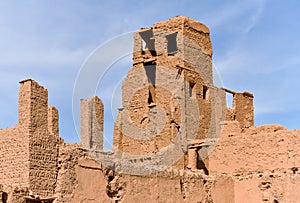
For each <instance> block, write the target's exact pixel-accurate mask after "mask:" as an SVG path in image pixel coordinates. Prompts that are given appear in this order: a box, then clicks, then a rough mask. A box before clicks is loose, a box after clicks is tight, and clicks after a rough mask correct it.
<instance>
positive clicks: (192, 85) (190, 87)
mask: <svg viewBox="0 0 300 203" xmlns="http://www.w3.org/2000/svg"><path fill="white" fill-rule="evenodd" d="M194 86H195V84H194V83H192V82H190V83H189V95H190V97H192V96H193V89H194Z"/></svg>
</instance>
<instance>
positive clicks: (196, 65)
mask: <svg viewBox="0 0 300 203" xmlns="http://www.w3.org/2000/svg"><path fill="white" fill-rule="evenodd" d="M174 34H175V35H176V42H174V43H175V44H176V49H175V51H174V52H170V51H169V46H170V43H169V41H168V40H169V39H168V38H169V37H170V36H171V35H174ZM134 38H135V39H134V53H133V67H132V68H131V69H130V70H129V72H128V75H127V77H126V79H125V80H124V82H123V83H122V95H123V97H122V105H123V108H122V109H120V111H119V115H118V118H117V121H116V124H115V128H114V129H115V131H114V150H120V151H122V152H124V153H129V154H133V155H142V156H146V155H151V154H153V153H157V152H158V151H159V150H161V149H164V148H166V147H168V146H169V145H170V143H175V144H177V145H180V146H181V148H182V153H183V154H185V155H186V153H187V151H188V147H189V145H193V144H194V142H193V140H195V139H205V138H216V137H218V135H219V129H218V126H219V125H218V123H219V122H220V121H223V120H224V119H225V113H226V108H225V91H224V90H222V89H219V88H216V87H214V86H213V79H212V58H211V57H212V47H211V41H210V37H209V29H208V28H207V27H206V26H205V25H203V24H201V23H199V22H196V21H193V20H192V19H189V18H186V17H183V16H178V17H175V18H172V19H169V20H167V21H165V22H159V23H156V24H154V25H153V27H152V28H142V29H141V30H139V31H138V32H136V33H135V34H134ZM143 46H146V47H143ZM196 114H197V115H196ZM129 121H130V122H129ZM195 126H196V127H195ZM149 135H150V137H149ZM151 135H153V136H152V137H151ZM154 135H155V136H154ZM147 137H149V138H148V139H146V140H145V139H143V138H147ZM185 157H186V156H185ZM179 162H180V163H179ZM179 162H178V163H176V164H175V165H176V167H178V166H179V168H185V167H186V166H187V160H186V158H184V159H181V160H179Z"/></svg>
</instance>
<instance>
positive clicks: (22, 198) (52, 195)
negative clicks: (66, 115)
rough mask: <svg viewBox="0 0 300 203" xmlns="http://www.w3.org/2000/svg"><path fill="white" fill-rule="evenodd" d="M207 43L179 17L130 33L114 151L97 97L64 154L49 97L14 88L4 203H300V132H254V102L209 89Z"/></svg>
mask: <svg viewBox="0 0 300 203" xmlns="http://www.w3.org/2000/svg"><path fill="white" fill-rule="evenodd" d="M209 34H210V33H209V29H208V28H207V27H206V26H205V25H203V24H201V23H199V22H196V21H194V20H192V19H190V18H187V17H183V16H177V17H175V18H172V19H169V20H167V21H165V22H159V23H156V24H154V26H153V27H151V28H143V29H140V30H139V31H137V32H136V33H135V35H134V50H133V67H132V68H131V69H130V70H129V72H128V75H127V77H126V79H125V80H124V81H123V85H122V92H123V94H122V95H123V97H122V102H123V103H122V104H123V107H122V108H120V109H119V114H118V117H117V120H116V122H115V126H114V129H115V130H114V140H113V142H114V146H113V149H112V151H110V152H104V151H103V122H104V117H103V115H104V114H103V111H104V107H103V104H102V102H101V100H100V99H99V98H98V97H96V96H94V97H91V98H90V99H83V100H81V107H80V108H81V109H80V110H81V143H80V144H69V143H65V142H64V141H63V139H61V138H60V137H59V130H58V111H57V110H56V108H54V107H52V106H49V105H48V92H47V90H46V89H45V88H44V87H42V86H41V85H39V84H38V83H37V82H35V81H33V80H31V79H28V80H24V81H21V82H20V92H19V121H18V124H17V125H16V126H14V127H11V128H8V129H2V130H0V199H1V201H2V202H4V203H25V202H26V203H29V202H30V203H32V202H35V203H36V202H41V203H42V202H43V203H51V202H56V203H61V202H68V203H73V202H74V203H98V202H142V201H144V202H203V203H204V202H217V203H227V202H228V203H232V202H236V203H240V202H249V203H250V202H251V203H257V202H269V203H278V202H294V203H296V202H300V172H299V167H300V156H299V154H300V151H299V149H300V131H299V130H286V129H285V128H284V127H283V126H280V125H264V126H254V107H253V95H252V94H251V93H248V92H242V93H239V92H234V91H232V90H227V89H224V88H219V87H216V86H214V82H213V70H212V45H211V40H210V36H209ZM226 94H231V95H232V96H233V106H232V108H227V107H226V99H225V98H226ZM91 96H92V95H91Z"/></svg>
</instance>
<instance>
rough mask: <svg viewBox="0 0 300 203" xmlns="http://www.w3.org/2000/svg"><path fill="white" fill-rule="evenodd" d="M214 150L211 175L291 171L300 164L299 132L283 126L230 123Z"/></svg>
mask: <svg viewBox="0 0 300 203" xmlns="http://www.w3.org/2000/svg"><path fill="white" fill-rule="evenodd" d="M224 125H225V126H224V130H223V133H222V136H221V137H220V140H219V141H218V143H217V145H216V147H215V149H214V150H213V151H212V153H211V154H210V155H209V160H210V161H209V165H210V167H209V171H210V173H211V174H216V173H229V174H233V173H235V172H244V171H247V172H254V171H256V172H259V171H267V170H277V169H285V170H290V169H292V168H294V167H299V164H300V157H299V156H298V154H299V153H300V131H299V130H286V129H285V128H284V127H283V126H280V125H264V126H258V127H251V128H249V129H245V130H243V132H242V130H241V129H240V128H239V124H238V122H227V123H225V124H224Z"/></svg>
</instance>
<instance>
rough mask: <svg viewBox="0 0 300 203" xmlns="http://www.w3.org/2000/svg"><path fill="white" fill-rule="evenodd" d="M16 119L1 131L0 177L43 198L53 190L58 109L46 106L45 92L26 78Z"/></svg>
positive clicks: (56, 152)
mask: <svg viewBox="0 0 300 203" xmlns="http://www.w3.org/2000/svg"><path fill="white" fill-rule="evenodd" d="M20 85H21V86H20V92H19V122H18V124H17V125H16V126H15V127H12V128H8V129H4V130H1V131H0V148H1V150H0V153H1V156H0V166H1V167H0V178H1V183H3V184H4V185H6V186H8V185H11V186H15V185H17V186H22V187H28V188H29V189H30V190H31V191H32V192H33V193H34V194H38V195H40V196H42V197H48V196H52V195H53V194H54V192H55V186H56V176H57V158H58V112H57V110H56V109H55V108H54V107H48V91H47V90H46V89H45V88H44V87H42V86H40V85H39V84H38V83H37V82H35V81H33V80H31V79H28V80H23V81H21V82H20Z"/></svg>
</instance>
